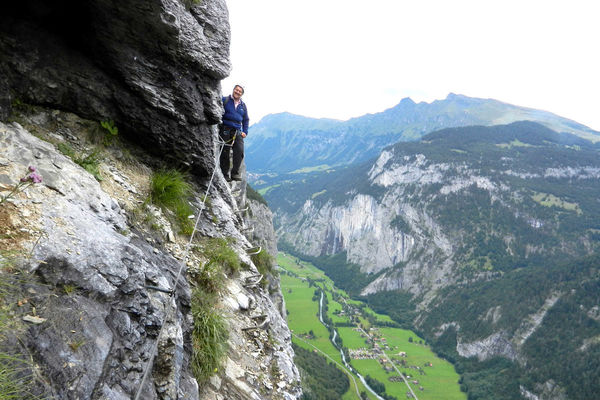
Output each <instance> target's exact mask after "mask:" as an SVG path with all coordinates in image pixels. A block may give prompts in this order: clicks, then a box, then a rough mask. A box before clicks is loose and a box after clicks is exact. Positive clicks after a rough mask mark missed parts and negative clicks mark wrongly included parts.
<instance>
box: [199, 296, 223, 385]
mask: <svg viewBox="0 0 600 400" xmlns="http://www.w3.org/2000/svg"><path fill="white" fill-rule="evenodd" d="M215 302H216V294H214V293H208V292H206V291H204V290H203V288H201V287H197V288H196V289H194V291H193V292H192V316H193V317H194V330H193V331H192V361H191V365H192V371H193V373H194V377H195V378H196V380H197V381H198V383H200V384H202V383H204V382H206V381H207V380H208V378H209V377H210V376H212V375H213V374H215V373H216V372H218V369H219V367H220V365H221V362H222V360H223V357H224V355H225V353H226V351H227V339H228V327H227V323H226V322H225V317H224V316H223V315H222V312H220V311H219V310H218V309H216V308H215Z"/></svg>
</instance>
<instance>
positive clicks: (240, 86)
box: [233, 85, 244, 94]
mask: <svg viewBox="0 0 600 400" xmlns="http://www.w3.org/2000/svg"><path fill="white" fill-rule="evenodd" d="M236 87H239V88H240V89H242V94H244V88H243V87H242V85H235V86H234V87H233V90H235V88H236Z"/></svg>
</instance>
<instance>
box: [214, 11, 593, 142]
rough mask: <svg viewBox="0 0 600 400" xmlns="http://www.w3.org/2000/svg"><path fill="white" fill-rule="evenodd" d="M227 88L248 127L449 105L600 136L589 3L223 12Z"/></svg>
mask: <svg viewBox="0 0 600 400" xmlns="http://www.w3.org/2000/svg"><path fill="white" fill-rule="evenodd" d="M226 2H227V6H228V8H229V20H230V23H231V36H232V37H231V62H232V66H233V69H232V72H231V76H230V77H229V78H227V79H226V80H225V81H223V84H222V87H223V91H224V92H225V94H229V93H230V92H231V89H232V88H233V85H234V84H235V83H240V84H242V85H243V86H244V87H245V89H246V93H245V95H244V100H245V102H246V103H247V105H248V111H249V115H250V118H251V124H252V123H256V122H258V121H259V120H260V118H262V117H263V116H265V115H267V114H272V113H278V112H282V111H288V112H292V113H294V114H300V115H305V116H309V117H317V118H321V117H327V118H336V119H343V120H345V119H348V118H351V117H357V116H361V115H364V114H367V113H375V112H380V111H383V110H385V109H387V108H390V107H393V106H394V105H396V104H397V103H399V102H400V100H401V99H402V98H404V97H410V98H412V99H413V100H414V101H416V102H420V101H426V102H431V101H433V100H436V99H444V98H445V97H446V96H447V95H448V93H450V92H452V93H457V94H464V95H467V96H472V97H481V98H493V99H496V100H500V101H503V102H506V103H511V104H515V105H519V106H524V107H531V108H537V109H541V110H546V111H550V112H553V113H555V114H558V115H560V116H563V117H566V118H570V119H573V120H575V121H577V122H580V123H582V124H584V125H587V126H589V127H590V128H593V129H595V130H598V131H600V19H599V17H600V12H599V11H598V9H599V8H600V4H598V2H597V1H596V0H588V1H583V0H568V1H567V0H561V1H556V0H545V1H538V0H515V1H513V0H502V1H495V0H494V1H486V0H477V1H466V0H452V1H448V0H411V1H405V0H368V1H367V0H360V1H359V0H226Z"/></svg>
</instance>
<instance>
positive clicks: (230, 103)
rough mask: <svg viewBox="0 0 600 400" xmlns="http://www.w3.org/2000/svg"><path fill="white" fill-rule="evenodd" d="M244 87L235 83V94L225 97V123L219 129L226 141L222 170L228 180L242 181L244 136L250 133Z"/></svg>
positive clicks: (222, 155) (221, 160)
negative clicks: (231, 154) (230, 162)
mask: <svg viewBox="0 0 600 400" xmlns="http://www.w3.org/2000/svg"><path fill="white" fill-rule="evenodd" d="M243 94H244V88H243V87H241V86H240V85H235V87H234V88H233V94H231V95H230V96H225V97H223V108H224V109H225V112H224V113H223V124H222V125H221V129H220V130H219V135H220V136H221V140H223V141H224V142H225V147H223V151H222V152H221V159H220V164H221V171H222V172H223V176H224V177H225V179H227V182H229V181H231V180H234V181H241V180H242V176H241V175H240V166H241V165H242V160H243V158H244V138H245V137H246V135H248V122H249V119H248V109H247V108H246V103H244V102H243V101H242V95H243ZM230 149H233V166H232V168H231V177H230V175H229V151H230Z"/></svg>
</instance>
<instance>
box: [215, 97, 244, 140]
mask: <svg viewBox="0 0 600 400" xmlns="http://www.w3.org/2000/svg"><path fill="white" fill-rule="evenodd" d="M227 99H229V101H227ZM222 100H223V107H224V108H225V113H223V125H225V126H230V127H232V128H235V129H239V130H241V131H242V132H244V133H245V134H246V135H247V134H248V123H249V122H250V120H249V119H248V109H247V108H246V103H244V102H243V101H241V100H240V104H239V105H238V106H237V107H235V102H234V100H233V98H232V97H231V95H229V96H225V97H223V99H222Z"/></svg>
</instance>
